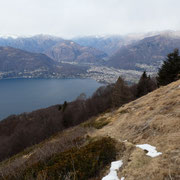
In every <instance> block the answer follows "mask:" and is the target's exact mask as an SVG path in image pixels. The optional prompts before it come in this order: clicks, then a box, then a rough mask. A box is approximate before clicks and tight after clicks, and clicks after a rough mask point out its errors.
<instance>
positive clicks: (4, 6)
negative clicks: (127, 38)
mask: <svg viewBox="0 0 180 180" xmlns="http://www.w3.org/2000/svg"><path fill="white" fill-rule="evenodd" d="M179 8H180V0H0V35H21V36H29V35H35V34H50V35H55V36H60V37H66V38H72V37H76V36H89V35H110V34H121V35H123V34H128V33H141V32H150V31H161V30H180V18H179V17H180V11H179Z"/></svg>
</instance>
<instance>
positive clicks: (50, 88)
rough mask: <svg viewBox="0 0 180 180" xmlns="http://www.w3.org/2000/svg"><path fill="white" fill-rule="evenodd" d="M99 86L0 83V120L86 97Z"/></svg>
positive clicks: (41, 81) (86, 81) (91, 82)
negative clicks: (82, 94) (78, 97)
mask: <svg viewBox="0 0 180 180" xmlns="http://www.w3.org/2000/svg"><path fill="white" fill-rule="evenodd" d="M101 85H102V84H100V83H98V82H96V81H95V80H92V79H8V80H0V120H2V119H3V118H5V117H7V116H9V115H11V114H19V113H23V112H31V111H33V110H36V109H39V108H45V107H48V106H51V105H55V104H60V103H63V102H64V101H72V100H74V99H76V97H77V96H78V95H79V94H81V93H85V94H86V95H87V97H88V96H90V95H92V93H93V92H94V91H95V90H96V89H97V88H98V87H100V86H101Z"/></svg>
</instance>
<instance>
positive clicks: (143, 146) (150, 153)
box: [136, 144, 162, 157]
mask: <svg viewBox="0 0 180 180" xmlns="http://www.w3.org/2000/svg"><path fill="white" fill-rule="evenodd" d="M136 147H138V148H141V149H143V150H146V151H148V153H147V154H146V155H147V156H150V157H157V156H159V155H161V154H162V152H157V151H156V147H154V146H151V145H149V144H139V145H136Z"/></svg>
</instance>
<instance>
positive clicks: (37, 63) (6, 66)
mask: <svg viewBox="0 0 180 180" xmlns="http://www.w3.org/2000/svg"><path fill="white" fill-rule="evenodd" d="M84 72H86V67H79V66H73V65H68V64H61V63H57V62H55V61H53V60H52V59H51V58H49V57H48V56H46V55H45V54H41V53H31V52H28V51H24V50H21V49H16V48H12V47H0V79H1V78H39V77H43V78H51V77H56V78H57V77H64V76H65V77H72V76H73V75H77V74H80V73H84Z"/></svg>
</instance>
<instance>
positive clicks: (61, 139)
mask: <svg viewBox="0 0 180 180" xmlns="http://www.w3.org/2000/svg"><path fill="white" fill-rule="evenodd" d="M179 85H180V81H177V82H174V83H172V84H170V85H168V86H166V87H161V88H159V89H158V90H156V91H154V92H152V93H149V94H148V95H146V96H144V97H142V98H140V99H138V100H136V101H133V102H131V103H129V104H126V105H125V106H123V107H121V108H119V109H118V110H116V111H113V112H109V113H105V114H102V115H100V116H98V117H95V118H93V119H92V120H89V124H88V122H86V123H85V124H83V125H80V126H78V127H74V128H71V129H68V130H66V131H64V132H63V133H60V134H57V136H54V137H52V138H51V139H49V140H46V141H45V142H43V143H41V144H40V145H36V146H34V148H31V149H29V150H26V151H25V152H23V153H21V154H19V155H17V156H16V157H13V158H11V159H10V160H8V161H4V162H2V163H1V165H0V173H1V174H9V172H11V173H12V172H13V171H14V170H15V169H16V168H17V169H18V168H20V169H23V168H25V169H26V168H27V167H29V166H31V165H32V164H34V163H35V162H38V161H39V160H44V159H46V158H47V157H51V156H52V155H53V154H56V153H59V152H60V151H65V150H66V149H68V148H70V147H72V146H76V145H77V144H76V143H75V144H73V143H72V142H74V141H73V139H76V138H79V137H81V138H82V137H83V138H84V139H83V140H82V141H83V142H81V143H80V145H79V146H83V145H85V144H88V143H90V141H89V140H88V139H89V137H91V138H93V139H96V138H97V137H99V136H103V137H107V136H110V137H112V138H114V139H115V140H117V141H119V142H120V144H121V143H122V142H123V141H124V140H127V142H123V144H124V145H125V149H124V150H123V151H124V152H123V154H122V150H121V147H122V146H119V155H117V159H120V158H122V159H123V162H124V164H123V167H122V168H121V169H120V171H119V172H118V175H119V177H122V176H124V177H125V179H126V180H131V179H133V180H134V179H138V180H139V179H147V180H148V179H150V180H161V179H175V180H176V179H180V147H179V143H180V88H179ZM103 121H104V123H103ZM94 127H95V128H94ZM69 142H71V143H69ZM144 143H147V144H150V145H153V146H156V147H157V150H158V151H160V152H162V153H163V154H162V155H161V156H158V157H156V158H151V157H148V156H146V155H145V152H144V151H143V150H141V149H139V148H136V147H135V145H136V144H144ZM64 144H66V145H65V146H64ZM62 146H63V147H64V148H62ZM117 147H118V146H117ZM16 171H17V170H15V173H16ZM106 173H108V171H107V172H106Z"/></svg>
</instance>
